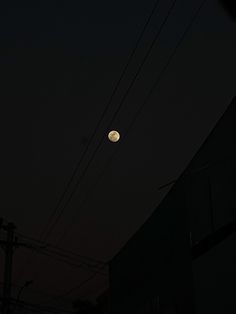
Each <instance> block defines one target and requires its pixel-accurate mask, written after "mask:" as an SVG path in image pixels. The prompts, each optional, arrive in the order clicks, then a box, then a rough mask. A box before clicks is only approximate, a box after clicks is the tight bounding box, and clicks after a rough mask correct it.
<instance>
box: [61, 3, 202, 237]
mask: <svg viewBox="0 0 236 314" xmlns="http://www.w3.org/2000/svg"><path fill="white" fill-rule="evenodd" d="M206 2H207V0H203V1H202V2H201V3H200V5H199V7H198V8H197V10H196V11H195V12H194V14H193V16H192V18H191V20H190V23H189V24H188V25H187V27H186V29H185V31H184V32H183V34H182V36H181V37H180V40H179V41H178V43H177V45H176V46H175V48H174V50H173V51H172V53H171V55H170V56H169V58H168V60H167V63H166V64H165V66H164V67H163V68H162V71H161V72H160V74H159V76H158V77H157V79H156V80H155V82H154V84H153V85H152V87H151V90H150V92H149V93H148V95H147V97H146V99H145V100H144V102H143V103H142V105H141V106H140V107H139V110H138V111H137V112H136V114H135V116H134V118H133V120H132V121H131V124H130V125H129V127H128V129H127V130H126V132H125V134H124V136H123V140H124V139H125V138H126V137H127V135H128V134H129V132H130V131H131V129H132V127H133V125H134V124H135V122H136V120H137V118H138V117H139V116H140V114H141V113H142V110H143V109H144V106H145V105H146V103H147V102H148V100H149V99H150V97H151V96H152V94H153V92H154V91H155V89H156V88H157V86H158V84H159V82H160V80H161V78H162V76H163V75H164V73H165V72H166V70H167V68H168V67H169V65H170V63H171V61H172V60H173V58H174V56H175V55H176V52H177V50H178V49H179V47H180V45H181V44H182V42H183V40H184V39H185V36H186V35H187V33H188V32H189V31H190V29H191V27H192V25H193V23H194V22H195V20H196V19H197V17H198V16H199V13H200V11H201V9H202V7H203V6H204V4H205V3H206ZM120 144H121V143H119V142H118V143H117V149H116V150H115V151H114V153H113V154H112V155H111V158H110V159H109V161H108V164H111V162H112V160H113V158H114V157H115V156H116V155H117V152H118V150H119V145H120ZM106 169H107V166H106V167H104V169H103V171H102V172H101V173H100V176H99V177H98V180H97V181H96V183H95V184H94V187H95V186H96V185H97V183H98V182H99V181H100V179H101V178H102V177H103V175H104V174H105V171H106ZM175 181H176V180H172V181H171V182H169V183H167V184H165V185H164V186H161V187H160V188H159V190H161V189H162V188H164V187H167V186H169V185H171V184H173V183H175ZM87 200H88V199H87V198H86V199H85V201H87ZM72 224H73V223H72ZM69 229H70V230H71V225H69V226H68V227H67V228H66V229H65V231H64V235H66V232H67V231H68V230H69Z"/></svg>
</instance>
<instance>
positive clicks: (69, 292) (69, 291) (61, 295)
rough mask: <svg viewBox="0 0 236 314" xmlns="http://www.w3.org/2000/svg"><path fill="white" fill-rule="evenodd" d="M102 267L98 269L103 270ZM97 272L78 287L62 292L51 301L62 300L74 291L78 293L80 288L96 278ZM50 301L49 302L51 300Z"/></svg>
mask: <svg viewBox="0 0 236 314" xmlns="http://www.w3.org/2000/svg"><path fill="white" fill-rule="evenodd" d="M103 268H104V266H102V267H101V268H100V270H103ZM97 274H98V272H95V273H94V274H93V275H91V276H89V277H88V278H87V279H85V280H83V281H82V282H81V283H80V284H79V285H77V286H75V287H73V288H71V289H69V290H68V291H67V292H64V293H63V294H60V295H58V296H57V297H56V298H54V297H53V298H52V299H58V298H63V297H66V296H68V295H69V294H71V293H72V292H74V291H78V290H79V289H80V288H82V287H83V286H84V285H85V284H87V283H88V282H90V281H91V280H92V279H94V278H95V277H96V276H97ZM52 299H50V300H52Z"/></svg>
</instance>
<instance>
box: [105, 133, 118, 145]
mask: <svg viewBox="0 0 236 314" xmlns="http://www.w3.org/2000/svg"><path fill="white" fill-rule="evenodd" d="M108 138H109V140H110V141H111V142H113V143H115V142H118V141H119V139H120V134H119V132H117V131H110V132H109V133H108Z"/></svg>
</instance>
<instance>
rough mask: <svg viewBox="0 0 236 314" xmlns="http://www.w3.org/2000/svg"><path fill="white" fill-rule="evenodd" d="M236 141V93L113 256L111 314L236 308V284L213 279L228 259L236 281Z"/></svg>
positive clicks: (230, 274) (230, 311)
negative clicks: (147, 215)
mask: <svg viewBox="0 0 236 314" xmlns="http://www.w3.org/2000/svg"><path fill="white" fill-rule="evenodd" d="M235 143H236V98H234V99H233V100H232V102H231V104H230V106H229V107H228V109H227V110H226V112H225V114H224V115H223V117H222V118H221V119H220V120H219V121H218V123H217V125H216V127H215V128H214V129H213V130H212V132H211V133H210V135H209V136H208V138H207V140H206V141H205V142H204V143H203V145H202V146H201V148H200V150H199V151H198V153H197V154H196V155H195V157H194V158H193V159H192V161H191V162H190V164H189V165H188V167H187V168H186V170H185V171H184V173H183V174H182V175H181V176H180V178H179V179H178V180H177V182H176V183H175V184H174V186H173V187H172V189H171V190H170V192H169V193H168V194H167V196H166V197H165V198H164V200H163V201H162V203H161V204H160V205H159V206H158V208H157V209H156V211H155V212H154V213H153V214H152V215H151V217H150V218H149V219H148V220H147V221H146V223H145V224H144V225H143V226H142V227H141V228H140V230H139V231H138V232H137V233H136V234H135V235H134V236H133V237H132V238H131V239H130V240H129V241H128V243H127V244H126V245H125V246H124V248H123V249H122V250H121V251H120V252H119V253H118V254H117V255H116V256H115V257H114V258H113V259H112V261H111V262H110V287H111V309H112V314H121V313H122V314H123V313H129V314H131V313H135V314H136V313H137V314H138V313H140V314H141V313H145V314H146V313H181V314H184V313H188V314H190V313H199V314H200V313H201V314H203V313H224V314H226V313H236V301H235V300H236V298H235V295H236V288H235V285H234V286H232V287H231V286H229V284H228V285H226V282H224V285H218V286H217V289H218V290H217V291H216V289H214V286H216V283H215V280H213V281H212V280H210V279H209V278H208V273H210V272H212V278H213V277H214V276H217V271H218V272H219V271H220V269H221V268H220V265H221V263H224V266H225V267H227V261H228V273H229V274H228V275H229V276H228V277H227V278H228V279H229V278H234V282H236V273H235V267H233V265H234V266H235V263H232V260H234V261H235V258H236V254H235V253H234V251H235V247H236V245H235V242H236V241H235V240H236V237H234V232H235V230H236V197H235V192H236V188H235V187H236V184H235V177H236V176H235V174H236V158H235V157H236V156H235ZM227 241H229V243H231V244H230V245H229V246H228V248H227V246H226V245H225V243H228V242H227ZM212 252H213V253H212ZM212 254H213V255H212ZM232 254H234V256H232ZM222 256H223V258H226V260H222ZM226 256H227V257H226ZM227 258H228V260H227ZM209 261H210V264H209ZM213 262H214V266H212V265H211V263H213ZM213 269H215V273H214V271H213ZM221 271H223V270H222V269H221ZM203 274H204V275H203ZM213 274H215V275H213ZM221 277H222V276H221ZM224 278H225V276H224ZM231 281H232V279H231ZM206 286H207V288H206V289H205V288H204V287H206ZM204 289H205V290H204ZM219 290H220V292H219ZM212 291H213V295H212V296H211V294H212ZM225 291H227V293H226V292H225ZM214 292H215V293H216V294H217V296H218V295H221V298H218V299H215V298H214ZM223 295H224V296H225V297H224V298H222V296H223ZM227 296H231V298H230V297H228V298H227ZM209 300H211V301H212V302H213V303H214V304H211V303H210V302H209ZM205 301H208V303H207V306H206V302H205ZM229 304H230V305H229ZM223 308H224V310H223Z"/></svg>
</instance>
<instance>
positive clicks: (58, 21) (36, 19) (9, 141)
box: [0, 0, 236, 302]
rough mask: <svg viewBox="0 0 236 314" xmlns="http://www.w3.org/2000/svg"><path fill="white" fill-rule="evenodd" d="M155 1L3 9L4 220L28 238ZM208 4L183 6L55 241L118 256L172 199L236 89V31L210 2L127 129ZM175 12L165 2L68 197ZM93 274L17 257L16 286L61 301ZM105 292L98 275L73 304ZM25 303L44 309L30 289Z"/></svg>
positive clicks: (36, 233)
mask: <svg viewBox="0 0 236 314" xmlns="http://www.w3.org/2000/svg"><path fill="white" fill-rule="evenodd" d="M154 3H155V2H154V1H143V0H141V1H134V0H128V1H127V0H120V1H90V2H88V1H83V2H81V1H50V2H49V1H45V2H44V1H32V2H29V3H26V2H17V3H13V2H12V1H8V2H7V4H5V7H2V8H1V28H0V29H1V31H0V32H1V59H0V62H1V78H2V84H1V109H3V110H2V114H1V117H2V122H1V126H2V132H1V134H2V141H1V157H2V163H1V166H2V167H1V179H2V197H1V209H2V211H1V216H3V217H4V218H6V219H7V220H9V221H13V222H14V223H15V224H16V226H17V228H18V231H21V232H22V233H24V234H26V235H29V236H32V237H35V238H39V237H40V234H41V233H42V230H44V228H45V226H46V224H47V222H48V219H49V217H50V215H51V213H52V211H53V209H54V208H55V206H56V204H57V202H58V199H59V198H60V196H61V194H62V193H63V191H64V189H65V187H66V184H67V182H68V180H69V178H70V176H71V174H72V172H73V169H74V167H75V165H76V163H77V162H78V160H80V158H81V156H82V154H83V151H84V149H85V148H86V145H87V143H88V140H89V138H90V137H91V135H92V134H93V131H94V129H95V127H96V124H97V122H98V120H99V118H100V116H101V114H102V111H103V110H104V108H105V106H106V104H107V102H108V100H109V97H110V95H111V94H112V91H113V89H114V87H115V84H116V82H117V80H118V78H119V76H120V75H121V72H122V69H123V67H124V65H125V63H126V62H127V60H128V56H129V55H130V53H131V51H132V49H133V47H134V46H135V43H136V41H137V38H138V36H139V35H140V32H141V31H142V29H143V26H144V24H145V22H146V20H147V18H148V16H149V14H150V12H151V10H152V7H153V6H154ZM200 3H201V1H199V0H196V1H188V0H182V1H177V2H176V5H175V7H174V10H173V12H172V14H171V15H170V18H169V19H168V22H167V23H166V25H165V27H164V28H163V31H162V32H161V33H160V36H159V37H158V41H157V42H156V44H155V45H154V46H153V49H152V51H151V54H150V56H149V58H148V59H147V62H146V63H145V65H144V67H143V69H142V71H141V73H140V75H139V76H138V79H137V81H136V82H135V84H134V86H133V87H132V89H131V90H130V93H129V94H128V97H127V98H126V100H125V102H124V103H123V106H122V108H121V110H120V111H119V114H118V115H117V117H116V119H115V120H114V122H113V124H112V125H111V128H112V129H118V130H119V131H120V133H121V140H120V142H119V143H118V144H112V143H110V142H108V141H107V140H106V138H105V139H104V142H103V144H102V146H101V148H100V149H99V150H98V151H97V153H96V155H95V158H94V160H93V162H92V163H91V164H90V166H89V168H88V171H87V172H86V175H85V176H84V177H83V180H81V184H80V185H79V188H78V189H77V192H76V193H75V195H74V196H73V198H72V201H71V202H70V204H68V206H67V207H66V208H65V210H64V212H63V215H62V216H61V219H60V220H59V221H58V223H57V224H56V226H55V228H54V229H53V232H52V233H51V235H50V237H48V238H47V241H48V242H52V243H57V244H58V245H59V246H62V247H64V248H67V249H71V250H73V251H75V252H78V253H81V254H84V255H87V256H91V257H93V258H96V259H101V260H104V261H108V260H109V259H111V258H112V256H113V255H114V254H115V253H117V251H118V250H119V249H120V248H121V247H122V246H123V245H124V243H125V242H126V241H127V240H128V238H130V237H131V235H132V234H133V233H134V232H135V231H136V230H137V229H138V228H139V227H140V225H141V224H142V223H143V222H144V221H145V220H146V219H147V217H148V216H149V215H150V214H151V213H152V212H153V210H154V209H155V206H156V205H158V203H159V202H160V201H161V199H162V198H163V196H164V195H165V193H166V192H167V191H168V189H166V190H162V192H160V191H158V187H159V186H160V185H162V184H164V183H166V182H169V181H171V180H172V179H174V178H176V177H178V176H179V175H180V173H181V172H182V171H183V169H184V168H185V167H186V165H187V163H188V162H189V160H190V159H191V157H192V156H193V155H194V154H195V152H196V151H197V149H198V148H199V146H200V145H201V143H202V142H203V140H204V139H205V138H206V136H207V135H208V134H209V132H210V130H211V129H212V127H213V126H214V125H215V123H216V122H217V120H218V119H219V117H220V116H221V115H222V114H223V112H224V110H225V109H226V107H227V106H228V104H229V102H230V100H231V98H232V97H233V96H234V95H235V90H236V88H235V87H236V86H235V84H236V83H235V55H236V43H235V37H236V29H235V24H234V22H233V21H232V19H230V17H229V16H228V15H227V13H226V12H225V11H224V10H223V8H222V7H221V6H220V5H219V3H218V2H217V1H213V0H209V1H206V4H205V5H204V6H203V8H202V9H201V11H200V13H199V16H198V18H197V20H196V21H195V22H194V24H193V26H192V28H191V30H190V32H189V33H188V34H187V35H186V37H185V39H184V41H183V42H182V44H181V45H180V47H179V48H178V50H177V52H176V54H175V56H174V58H173V59H172V61H171V63H170V65H169V67H168V68H167V70H166V71H165V72H164V74H163V75H162V76H161V80H160V81H159V84H158V85H157V86H156V88H155V91H154V93H153V94H152V96H151V97H150V98H149V100H148V101H147V102H146V103H145V105H144V106H143V107H142V111H141V113H140V115H139V116H138V117H137V120H136V121H135V123H134V124H133V125H132V128H131V129H129V126H130V125H131V123H132V121H133V118H134V116H135V115H136V113H137V112H138V110H139V108H140V107H141V106H142V104H143V103H144V101H145V99H146V97H147V95H148V93H149V91H150V89H151V87H152V86H153V83H154V82H155V80H156V79H157V78H158V77H159V76H160V73H162V72H161V71H162V69H163V67H164V66H165V64H166V63H167V62H168V59H169V56H170V55H171V54H172V52H173V50H174V49H175V46H176V45H177V43H178V42H179V40H180V38H181V36H182V34H183V32H184V30H185V29H186V27H187V25H188V24H189V23H190V21H191V19H192V17H193V15H194V12H195V11H196V9H197V7H198V6H199V5H200ZM171 4H172V1H169V0H168V1H160V4H159V6H158V8H157V11H156V12H155V14H154V15H153V18H152V20H151V22H150V24H149V26H148V28H147V30H146V32H145V34H144V37H143V39H142V41H141V42H140V45H139V46H138V49H137V52H136V54H135V55H134V58H133V59H132V62H131V64H130V67H129V68H128V71H127V73H126V75H125V77H124V80H123V81H122V82H121V84H120V86H119V89H118V92H117V94H116V95H115V97H114V99H113V101H112V103H111V106H110V107H109V110H108V112H107V114H106V116H105V119H104V121H103V123H102V125H101V126H100V128H99V129H98V131H97V132H96V136H95V138H94V139H93V141H92V143H91V145H90V147H89V150H88V154H86V156H85V159H84V160H83V162H82V164H81V165H80V167H79V170H78V173H77V175H76V178H75V180H74V181H73V184H72V186H71V188H70V190H69V191H68V193H67V195H66V197H65V200H66V199H68V198H69V195H70V191H72V190H73V187H74V185H75V183H76V181H77V180H80V176H81V174H83V171H84V169H85V167H86V165H87V162H88V161H89V159H90V157H91V156H92V154H93V152H94V150H95V148H96V147H97V145H98V143H99V141H100V139H101V138H102V136H103V134H104V131H105V130H106V128H107V126H108V125H109V122H110V121H111V119H112V116H113V114H114V112H115V111H116V109H117V108H118V106H119V104H120V101H121V99H122V97H123V95H124V93H125V91H126V89H127V87H128V85H129V84H130V80H131V79H132V77H133V75H134V74H135V71H136V70H137V68H138V66H139V65H140V63H141V61H142V59H143V57H144V55H145V53H146V51H147V49H148V47H149V45H150V43H151V41H152V40H153V38H154V37H155V35H156V33H157V31H158V29H159V28H160V26H161V23H162V22H163V20H164V18H165V16H166V14H167V11H168V10H169V8H170V6H171ZM3 5H4V4H3ZM3 5H1V6H3ZM127 130H129V132H128V134H127V136H124V135H125V133H126V132H127ZM111 158H112V159H111ZM109 161H110V163H109V164H108V162H109ZM101 174H102V175H103V176H102V177H101ZM98 180H99V181H98ZM62 207H63V205H62ZM62 236H63V238H62ZM29 255H30V256H31V259H30V261H29V262H27V267H26V270H24V272H23V273H22V267H23V268H24V266H23V265H25V264H26V262H25V260H26V258H27V257H28V256H29ZM89 276H90V273H89V272H86V271H79V270H76V269H72V268H70V267H68V266H66V265H65V266H64V265H63V264H61V263H58V264H55V261H53V260H52V261H50V260H49V259H47V258H46V257H45V258H43V257H40V256H39V257H38V258H37V259H36V258H35V257H34V256H33V257H32V254H31V252H28V251H27V250H23V249H19V250H18V251H17V253H16V254H15V260H14V273H13V281H14V283H15V284H18V285H22V284H23V283H24V281H25V280H27V279H29V278H30V279H31V278H34V289H36V290H37V289H38V290H41V291H44V292H45V291H46V292H47V293H48V294H61V293H64V292H66V291H68V290H70V288H72V287H74V286H76V285H78V284H79V283H80V282H81V281H83V280H84V279H86V278H88V277H89ZM106 286H107V279H106V277H103V276H100V277H99V276H97V277H96V279H95V280H92V281H90V282H89V283H88V284H87V285H84V286H83V288H81V289H80V290H78V291H75V292H74V293H73V294H72V295H70V296H69V297H70V298H73V297H75V296H82V297H84V296H87V297H90V298H93V297H94V296H96V295H97V294H98V293H100V292H101V291H102V290H103V289H104V288H105V287H106ZM32 289H33V287H32ZM27 293H28V294H27ZM25 298H26V299H27V300H28V301H31V300H34V301H35V302H36V301H38V302H43V301H42V299H40V298H42V296H40V295H37V294H35V295H34V296H32V294H30V293H29V292H25Z"/></svg>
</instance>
